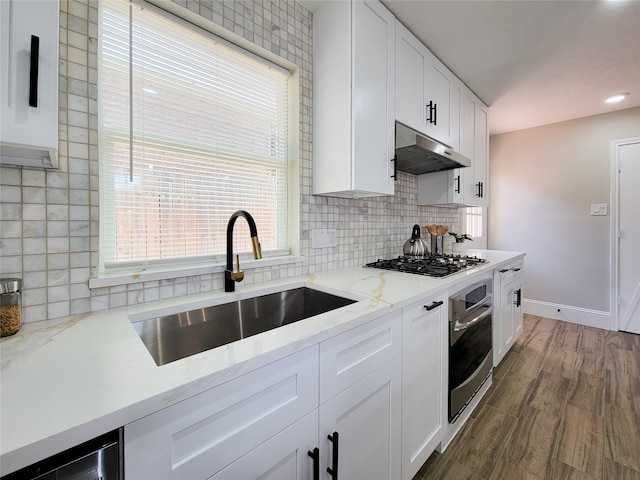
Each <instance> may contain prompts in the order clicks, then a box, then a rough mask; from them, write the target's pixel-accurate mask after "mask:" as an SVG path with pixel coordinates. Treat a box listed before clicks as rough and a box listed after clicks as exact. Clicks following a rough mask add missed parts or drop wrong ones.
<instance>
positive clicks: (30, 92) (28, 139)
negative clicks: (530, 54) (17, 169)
mask: <svg viewBox="0 0 640 480" xmlns="http://www.w3.org/2000/svg"><path fill="white" fill-rule="evenodd" d="M59 11H60V4H59V2H58V1H57V0H44V1H40V0H34V1H16V0H3V1H1V2H0V26H1V28H0V35H1V38H0V57H1V68H0V91H1V92H2V99H1V101H2V106H1V108H0V111H1V112H2V113H1V117H0V120H1V122H0V148H1V152H0V163H2V164H12V165H27V166H34V167H54V168H55V167H57V150H58V28H59V20H58V19H59V15H60V13H59Z"/></svg>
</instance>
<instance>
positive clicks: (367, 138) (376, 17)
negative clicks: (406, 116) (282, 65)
mask: <svg viewBox="0 0 640 480" xmlns="http://www.w3.org/2000/svg"><path fill="white" fill-rule="evenodd" d="M395 25H396V24H395V18H394V16H393V15H392V14H391V13H390V12H389V11H388V10H387V9H386V8H385V7H384V6H383V5H382V4H381V3H380V2H378V1H361V0H353V1H340V2H324V3H323V4H322V5H321V6H320V7H319V8H318V9H317V10H316V11H315V12H314V15H313V62H314V66H313V72H314V73H313V193H314V194H316V195H329V196H341V197H368V196H379V195H393V193H394V178H393V175H394V172H393V162H392V159H393V156H394V150H395V137H394V132H395V129H394V118H395V112H394V105H395V100H394V92H395V86H394V81H395V60H394V57H395Z"/></svg>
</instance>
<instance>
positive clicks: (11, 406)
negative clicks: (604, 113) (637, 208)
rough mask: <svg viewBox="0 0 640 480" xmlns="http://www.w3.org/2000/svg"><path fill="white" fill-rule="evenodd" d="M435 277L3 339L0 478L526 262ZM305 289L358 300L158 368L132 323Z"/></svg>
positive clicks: (172, 308) (272, 287)
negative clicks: (415, 304)
mask: <svg viewBox="0 0 640 480" xmlns="http://www.w3.org/2000/svg"><path fill="white" fill-rule="evenodd" d="M468 254H469V255H477V256H479V257H482V258H486V259H487V260H488V262H487V263H485V264H482V265H481V266H479V267H475V268H472V269H468V270H465V271H463V272H460V273H457V274H455V275H451V276H449V277H446V278H442V279H437V278H430V277H423V276H419V275H409V274H403V273H394V272H389V271H384V270H377V269H371V268H362V267H353V268H347V269H341V270H333V271H328V272H322V273H318V274H310V275H307V276H303V277H296V278H289V279H283V280H279V281H270V282H264V283H261V284H253V285H243V284H238V285H237V287H236V288H237V291H236V292H234V293H225V292H210V293H207V294H198V295H191V296H188V297H181V298H176V299H171V300H162V301H158V302H153V303H146V304H141V305H137V306H133V307H123V308H118V309H112V310H109V311H104V312H99V313H94V314H89V315H84V316H78V317H73V318H69V319H66V320H58V321H55V320H52V321H43V322H36V323H30V324H25V325H24V326H23V327H22V329H21V330H20V331H19V332H18V333H17V334H16V335H15V336H13V337H8V338H4V339H2V341H0V419H1V431H0V474H1V475H5V474H7V473H10V472H12V471H15V470H18V469H20V468H22V467H24V466H27V465H30V464H32V463H34V462H36V461H39V460H42V459H44V458H46V457H48V456H50V455H53V454H55V453H58V452H60V451H63V450H65V449H67V448H69V447H71V446H74V445H77V444H79V443H82V442H83V441H86V440H89V439H91V438H93V437H95V436H98V435H100V434H102V433H105V432H107V431H110V430H113V429H116V428H118V427H120V426H122V425H126V424H127V423H130V422H132V421H134V420H137V419H139V418H141V417H143V416H145V415H148V414H150V413H153V412H155V411H157V410H160V409H161V408H164V407H167V406H169V405H172V404H174V403H176V402H179V401H181V400H184V399H186V398H188V397H191V396H193V395H196V394H198V393H200V392H203V391H205V390H207V389H209V388H212V387H214V386H216V385H219V384H221V383H224V382H225V381H228V380H230V379H232V378H235V377H237V376H239V375H242V374H244V373H247V372H249V371H251V370H254V369H256V368H259V367H261V366H263V365H266V364H267V363H271V362H273V361H275V360H278V359H280V358H283V357H286V356H287V355H290V354H292V353H294V352H297V351H299V350H301V349H303V348H306V347H308V346H311V345H314V344H317V343H319V342H321V341H323V340H326V339H327V338H330V337H333V336H335V335H338V334H340V333H342V332H345V331H347V330H349V329H351V328H354V327H356V326H358V325H361V324H363V323H366V322H368V321H370V320H372V319H374V318H377V317H379V316H381V315H383V314H385V313H387V312H389V311H391V310H395V309H398V308H402V307H404V306H406V305H408V304H410V303H412V302H413V301H417V300H419V299H421V298H424V297H425V296H430V295H437V294H440V293H444V292H448V291H449V290H450V289H451V288H452V287H454V286H456V285H458V284H461V283H464V282H465V281H466V280H470V279H471V278H472V277H475V276H478V275H481V274H482V273H483V272H485V273H486V272H489V271H490V270H493V269H495V268H497V267H498V266H500V265H502V264H505V263H508V262H511V261H513V260H515V259H516V258H519V257H522V256H524V254H523V253H520V252H501V251H490V250H470V251H469V253H468ZM299 286H309V287H313V288H315V289H318V290H322V291H325V292H328V293H334V294H337V295H341V296H343V297H348V298H351V299H353V300H357V302H356V303H353V304H351V305H348V306H346V307H342V308H340V309H337V310H334V311H331V312H327V313H324V314H322V315H317V316H315V317H312V318H309V319H306V320H303V321H300V322H297V323H294V324H290V325H286V326H284V327H280V328H278V329H275V330H272V331H269V332H265V333H261V334H259V335H255V336H253V337H249V338H246V339H243V340H240V341H237V342H234V343H231V344H228V345H225V346H222V347H218V348H215V349H212V350H208V351H205V352H202V353H199V354H196V355H192V356H191V357H188V358H185V359H182V360H177V361H175V362H171V363H169V364H166V365H163V366H161V367H158V366H157V365H156V364H155V362H154V360H153V359H152V357H151V355H150V354H149V352H148V351H147V349H146V348H145V346H144V345H143V343H142V341H141V340H140V338H139V337H138V335H137V333H136V331H135V330H134V328H133V326H132V324H131V320H132V319H133V320H139V319H143V318H150V317H152V316H159V315H166V314H170V313H177V312H180V311H185V310H191V309H194V308H201V307H204V306H209V305H216V304H220V303H226V302H229V301H234V300H240V299H243V298H249V297H253V296H257V295H264V294H268V293H273V292H277V291H281V290H283V289H289V288H295V287H299Z"/></svg>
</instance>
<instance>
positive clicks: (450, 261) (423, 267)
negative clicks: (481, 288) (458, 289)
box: [365, 255, 487, 277]
mask: <svg viewBox="0 0 640 480" xmlns="http://www.w3.org/2000/svg"><path fill="white" fill-rule="evenodd" d="M486 262H487V260H485V259H484V258H478V257H466V256H460V255H425V256H423V257H409V256H404V257H398V258H393V259H391V260H377V261H375V262H372V263H367V264H366V265H365V267H370V268H381V269H383V270H391V271H393V272H402V273H413V274H416V275H426V276H429V277H446V276H448V275H453V274H454V273H458V272H460V271H462V270H464V269H465V268H472V267H475V266H477V265H481V264H483V263H486Z"/></svg>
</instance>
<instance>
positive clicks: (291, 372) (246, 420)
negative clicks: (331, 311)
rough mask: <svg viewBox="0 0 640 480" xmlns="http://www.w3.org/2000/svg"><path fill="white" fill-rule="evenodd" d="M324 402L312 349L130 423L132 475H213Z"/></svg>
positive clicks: (127, 431) (129, 465) (315, 352)
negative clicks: (321, 396)
mask: <svg viewBox="0 0 640 480" xmlns="http://www.w3.org/2000/svg"><path fill="white" fill-rule="evenodd" d="M317 406H318V350H317V347H311V348H308V349H306V350H303V351H302V352H298V353H296V354H294V355H290V356H288V357H286V358H283V359H282V360H279V361H277V362H274V363H272V364H270V365H267V366H265V367H262V368H259V369H258V370H255V371H253V372H250V373H248V374H246V375H243V376H241V377H238V378H236V379H233V380H231V381H229V382H227V383H225V384H223V385H220V386H218V387H215V388H213V389H211V390H208V391H206V392H203V393H201V394H199V395H196V396H194V397H191V398H189V399H187V400H185V401H183V402H180V403H177V404H175V405H172V406H170V407H167V408H165V409H164V410H161V411H159V412H156V413H154V414H151V415H149V416H147V417H144V418H142V419H140V420H138V421H136V422H133V423H131V424H129V425H126V426H125V458H126V462H125V473H126V478H127V479H130V480H138V479H148V478H153V479H154V480H160V479H176V480H178V479H180V480H183V479H187V478H188V479H189V480H198V479H207V478H209V477H211V476H212V475H214V474H216V473H217V472H219V471H220V470H221V469H222V468H224V467H226V466H227V465H229V464H231V463H233V462H234V461H235V460H236V459H238V458H240V457H241V456H242V455H244V454H246V453H248V452H249V451H251V450H253V449H254V448H256V447H257V446H258V445H260V444H262V443H263V442H265V441H266V440H268V439H269V438H271V437H273V436H274V435H276V434H277V433H278V432H280V431H282V430H283V429H284V428H286V427H287V426H288V425H290V424H292V423H293V422H295V421H296V420H298V419H300V418H302V417H303V416H304V415H306V414H308V413H309V412H311V411H312V410H313V409H315V408H317Z"/></svg>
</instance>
